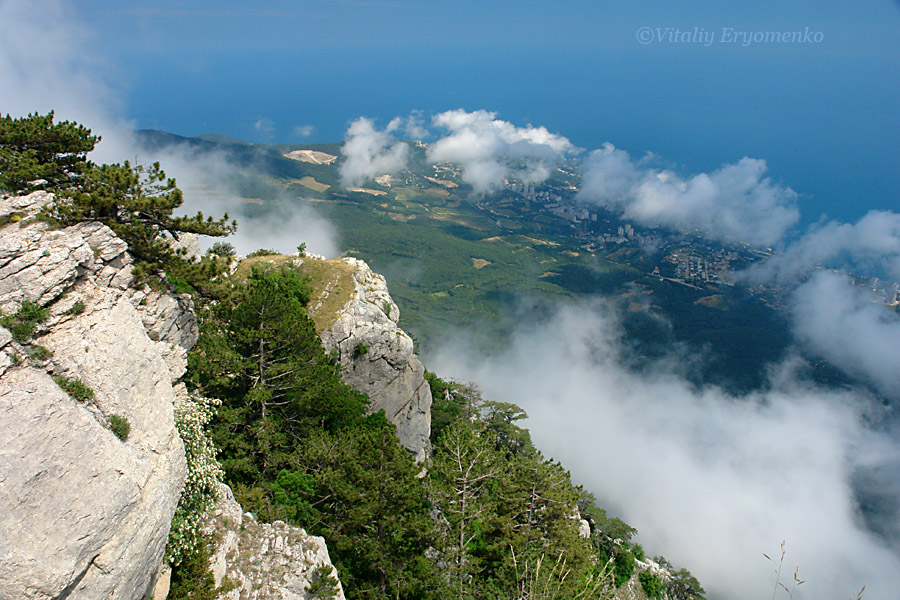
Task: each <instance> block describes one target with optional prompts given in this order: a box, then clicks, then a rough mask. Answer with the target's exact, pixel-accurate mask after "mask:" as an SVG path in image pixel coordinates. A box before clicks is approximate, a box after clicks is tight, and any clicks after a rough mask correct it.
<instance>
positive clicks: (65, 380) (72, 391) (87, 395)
mask: <svg viewBox="0 0 900 600" xmlns="http://www.w3.org/2000/svg"><path fill="white" fill-rule="evenodd" d="M53 381H55V382H56V385H58V386H59V387H61V388H62V390H63V391H64V392H65V393H67V394H68V395H70V396H71V397H73V398H75V399H76V400H79V401H81V402H87V401H88V400H93V399H94V390H92V389H91V388H89V387H88V386H86V385H85V384H84V382H83V381H81V380H80V379H77V378H75V377H63V376H62V375H56V376H54V377H53Z"/></svg>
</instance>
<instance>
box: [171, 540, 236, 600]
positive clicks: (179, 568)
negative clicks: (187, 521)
mask: <svg viewBox="0 0 900 600" xmlns="http://www.w3.org/2000/svg"><path fill="white" fill-rule="evenodd" d="M213 543H214V540H213V539H212V538H210V537H209V536H203V537H201V538H200V539H199V542H198V544H197V547H196V550H195V551H194V552H192V553H190V554H188V555H186V556H185V559H184V560H183V561H181V562H180V563H178V564H177V565H173V566H172V580H171V584H170V587H169V595H168V596H166V598H167V600H217V599H218V598H220V597H221V596H222V595H223V594H225V593H226V592H228V591H230V590H232V589H234V584H232V583H230V582H228V581H227V580H226V581H224V582H223V583H222V585H221V586H219V587H218V588H217V587H216V581H215V578H214V576H213V572H212V567H211V566H210V558H211V548H212V546H213Z"/></svg>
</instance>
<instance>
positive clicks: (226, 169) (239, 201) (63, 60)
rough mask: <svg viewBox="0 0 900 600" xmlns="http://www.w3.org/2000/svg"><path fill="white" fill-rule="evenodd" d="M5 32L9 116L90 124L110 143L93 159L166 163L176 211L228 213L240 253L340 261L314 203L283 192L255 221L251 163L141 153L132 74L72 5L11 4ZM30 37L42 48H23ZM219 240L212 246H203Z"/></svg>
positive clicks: (1, 24)
mask: <svg viewBox="0 0 900 600" xmlns="http://www.w3.org/2000/svg"><path fill="white" fill-rule="evenodd" d="M0 31H2V32H3V35H0V89H2V90H3V96H2V105H0V111H2V112H3V113H4V114H6V113H9V114H11V115H12V116H14V117H16V116H18V117H23V116H25V115H27V114H29V113H33V112H39V113H41V114H45V113H47V112H49V111H51V110H53V111H55V118H56V121H57V122H59V121H63V120H70V121H75V122H78V123H81V124H82V125H85V126H86V127H89V128H90V129H91V130H92V133H93V134H94V135H100V136H101V138H102V139H101V141H100V143H99V144H97V147H96V148H95V149H94V151H93V152H91V153H90V156H89V158H90V159H91V160H93V161H94V162H99V163H104V162H109V163H112V162H122V161H125V160H129V161H131V162H135V161H137V162H140V163H144V164H147V163H151V162H154V161H159V162H160V164H161V166H162V168H163V169H164V170H165V172H166V174H167V175H168V176H169V177H174V178H175V179H176V181H177V182H178V185H179V187H181V189H182V190H183V191H184V199H185V202H184V204H183V205H182V206H181V207H180V209H178V214H193V213H196V212H197V211H198V210H201V211H203V213H204V214H207V215H210V216H214V217H219V216H221V215H222V214H223V213H225V212H228V213H229V216H231V217H232V218H236V219H237V220H238V232H237V234H236V235H234V236H232V237H230V238H228V241H229V242H230V243H232V244H233V245H234V246H235V248H236V249H237V250H238V252H241V253H247V252H251V251H253V250H256V249H259V248H268V249H273V250H278V251H280V252H286V253H290V252H295V251H296V248H297V245H298V244H300V243H301V242H306V244H307V249H308V250H309V251H311V252H315V253H317V254H323V255H325V256H329V257H332V256H335V255H337V253H338V247H339V246H338V242H337V237H336V233H335V231H336V230H335V228H334V226H333V225H332V224H331V223H330V222H328V220H327V219H326V218H325V217H324V216H322V215H321V214H320V213H319V212H318V211H317V210H316V209H315V208H314V207H313V206H312V205H311V204H309V203H307V202H303V201H302V200H297V199H296V198H291V197H288V196H287V195H286V194H278V195H277V197H276V198H275V199H274V200H275V202H274V203H272V204H271V209H270V210H267V211H261V212H260V214H259V215H258V216H255V217H254V218H252V219H250V218H248V213H249V212H250V210H251V209H253V208H254V205H253V204H252V202H253V201H255V200H254V199H251V202H248V201H247V200H246V199H244V198H242V197H241V194H240V191H239V189H238V186H237V179H236V177H235V175H236V174H238V173H240V172H241V171H242V170H243V169H244V165H238V164H235V162H234V161H233V160H232V159H231V158H230V157H229V156H228V155H227V154H226V153H224V152H212V153H199V152H197V151H195V150H192V149H191V148H189V147H188V146H186V145H176V146H171V147H167V148H163V149H149V148H146V147H145V146H143V145H142V144H141V143H140V141H139V140H138V139H137V138H136V137H135V135H134V129H135V126H134V123H133V122H132V121H130V120H129V119H127V118H126V117H125V116H124V102H123V100H122V98H123V96H124V90H123V89H121V88H120V87H117V85H116V84H115V83H114V82H116V81H119V80H121V79H123V78H124V77H123V75H124V74H123V73H121V72H120V71H119V67H118V66H117V65H116V64H114V63H112V62H111V61H109V60H107V59H106V58H105V57H103V56H102V55H101V54H100V53H98V52H96V51H95V50H94V48H93V46H92V37H91V35H92V34H91V27H90V26H89V24H87V23H84V22H81V21H80V20H79V18H78V17H77V15H76V14H75V13H74V12H72V11H71V10H70V9H69V7H68V6H67V5H66V4H64V3H62V2H59V1H56V0H42V1H34V0H6V1H5V2H3V3H2V4H0ZM23 39H30V40H40V43H35V44H22V43H20V42H21V40H23ZM267 200H271V199H267ZM258 212H259V211H258ZM213 241H214V240H213V239H205V240H203V244H202V245H204V246H208V245H210V244H211V243H212V242H213Z"/></svg>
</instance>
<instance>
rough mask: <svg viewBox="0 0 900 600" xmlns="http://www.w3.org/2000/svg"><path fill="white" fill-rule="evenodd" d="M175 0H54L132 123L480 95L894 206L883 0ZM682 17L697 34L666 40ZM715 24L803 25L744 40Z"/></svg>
mask: <svg viewBox="0 0 900 600" xmlns="http://www.w3.org/2000/svg"><path fill="white" fill-rule="evenodd" d="M184 4H185V3H182V2H172V1H165V2H148V1H120V2H116V3H110V2H107V1H99V0H84V1H81V2H78V3H73V4H72V5H70V6H69V7H68V9H69V11H70V13H71V16H72V18H73V20H75V21H76V22H81V23H82V25H83V29H84V31H85V32H86V34H87V35H88V42H87V43H88V46H89V47H90V48H91V49H92V51H94V52H95V53H96V56H97V57H98V58H99V59H101V60H103V61H105V64H106V65H107V68H108V69H109V73H112V76H111V77H109V78H108V79H109V82H110V85H111V87H112V88H113V89H114V90H115V91H116V92H118V94H119V95H120V97H121V99H122V110H123V112H124V113H125V116H126V117H127V118H129V119H132V120H133V121H134V122H135V123H136V125H137V126H138V127H140V128H155V129H162V130H166V131H171V132H175V133H179V134H182V135H198V134H202V133H210V132H212V133H222V134H226V135H230V136H234V137H238V138H241V139H246V140H250V141H256V142H270V143H302V142H325V141H336V140H339V139H341V138H342V137H343V135H344V132H345V131H346V128H347V125H348V123H349V122H350V121H352V120H353V119H356V118H357V117H360V116H368V117H373V118H375V119H376V120H378V121H379V122H381V123H382V124H383V123H385V122H387V121H388V120H390V119H391V118H392V117H394V116H397V115H405V114H408V113H409V112H410V111H413V110H421V111H424V113H425V114H426V115H427V114H430V113H435V112H439V111H444V110H448V109H453V108H465V109H467V110H476V109H486V110H490V111H495V112H496V113H498V116H499V117H500V118H503V119H506V120H508V121H511V122H513V123H516V124H518V125H525V124H529V123H531V124H534V125H544V126H546V127H547V128H548V129H550V130H551V131H553V132H556V133H559V134H561V135H565V136H567V137H568V138H569V139H571V140H572V141H573V142H574V143H575V144H576V145H578V146H580V147H583V148H585V149H593V148H597V147H599V146H600V145H601V144H602V143H603V142H605V141H610V142H612V143H614V144H615V145H616V146H617V147H620V148H623V149H625V150H627V151H629V152H630V153H631V154H632V155H633V156H641V155H643V154H644V153H645V152H648V151H650V152H654V153H655V154H657V155H658V157H659V158H660V160H661V161H663V162H664V163H666V164H668V165H670V166H672V167H673V168H675V169H676V170H679V171H681V172H683V173H686V174H691V173H696V172H699V171H709V170H713V169H715V168H717V167H719V166H720V165H722V164H724V163H730V162H734V161H736V160H739V159H740V158H741V157H744V156H750V157H754V158H762V159H765V160H766V161H767V162H768V165H769V174H770V176H771V177H773V178H774V179H776V180H777V181H779V182H781V183H784V184H785V185H788V186H790V187H792V188H793V189H794V190H796V191H797V192H798V193H799V194H800V203H801V208H802V212H803V216H804V221H806V222H810V221H814V220H816V219H818V218H819V217H820V216H821V215H823V214H825V215H827V216H829V217H831V218H839V219H856V218H858V217H859V216H861V215H862V214H863V213H865V212H866V210H868V209H872V208H882V209H897V208H898V207H900V193H898V189H900V164H898V163H900V159H898V156H900V155H898V153H897V152H896V149H895V146H894V141H895V140H897V139H900V117H898V114H897V108H898V107H900V35H898V32H900V3H898V2H896V1H893V2H892V1H887V0H882V1H868V2H862V3H853V4H850V3H846V2H836V1H832V2H810V1H793V2H790V3H784V2H761V1H755V2H745V3H741V4H740V5H732V3H715V2H708V1H706V2H704V1H691V2H679V3H672V2H662V1H651V0H639V1H636V2H627V1H623V0H612V1H605V2H604V1H598V0H589V1H582V0H576V1H568V2H560V3H554V4H551V3H547V2H533V1H530V0H526V1H516V2H513V1H506V0H503V1H493V2H485V1H481V2H475V1H470V0H463V1H458V2H453V3H450V2H429V1H412V0H386V1H381V0H373V1H368V0H360V1H352V0H346V1H327V0H292V1H280V2H264V3H258V5H256V6H249V5H248V4H247V3H245V2H240V3H239V2H232V1H217V2H205V1H203V2H192V3H190V7H189V8H185V7H184ZM641 28H649V29H650V31H651V32H652V33H653V39H652V41H651V43H648V44H642V43H640V42H639V41H638V39H637V36H638V34H639V32H640V30H641ZM694 28H698V31H703V32H706V33H707V34H708V35H712V36H713V42H712V43H709V44H704V43H703V41H688V42H683V41H680V42H676V41H673V38H672V36H673V35H674V34H675V33H676V32H692V31H694ZM731 30H733V31H737V32H740V31H744V32H747V33H748V34H751V35H752V34H753V33H756V32H769V31H806V30H809V31H810V32H812V33H813V34H816V33H819V34H821V35H820V36H819V38H818V39H819V41H816V40H815V39H811V40H810V41H807V42H804V43H751V44H749V45H743V44H742V43H740V42H738V43H734V42H731V43H726V42H725V41H723V36H726V35H728V34H727V33H726V32H728V31H731ZM682 35H683V33H682ZM814 37H815V36H814ZM694 39H695V40H696V39H698V38H697V37H696V36H694ZM304 126H312V127H311V131H312V133H311V135H308V136H305V137H304V136H301V135H298V134H297V130H298V127H304ZM309 130H310V128H309V127H307V131H309Z"/></svg>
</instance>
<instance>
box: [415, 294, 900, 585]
mask: <svg viewBox="0 0 900 600" xmlns="http://www.w3.org/2000/svg"><path fill="white" fill-rule="evenodd" d="M623 335H624V334H623V330H622V328H621V326H620V323H619V316H618V313H617V309H616V308H615V307H614V305H612V304H610V303H608V302H605V301H602V300H597V301H594V302H588V303H582V304H576V305H565V306H560V307H558V308H557V310H556V311H555V314H554V315H553V316H552V317H551V318H550V319H548V320H547V321H546V322H544V323H541V324H529V325H526V324H523V325H522V326H520V327H519V329H518V331H517V332H516V333H515V334H514V335H513V336H512V337H511V338H510V343H509V347H508V348H507V349H506V350H505V351H504V352H502V353H500V354H498V355H494V356H492V357H489V358H487V359H485V360H484V361H483V362H480V361H478V360H477V359H476V358H475V357H473V356H472V353H471V352H467V351H465V350H464V349H465V348H466V347H467V340H466V339H465V338H458V339H457V340H456V341H455V342H449V343H448V344H446V345H445V346H444V347H443V348H441V349H439V350H438V351H436V352H434V353H432V355H430V356H426V357H425V362H426V364H428V365H429V368H430V369H433V370H434V371H435V372H437V373H439V374H440V375H442V376H444V377H455V378H459V379H464V380H472V381H474V382H476V383H477V384H478V385H479V386H480V387H481V388H482V390H483V392H484V396H485V397H486V398H488V399H490V400H497V401H502V402H514V403H516V404H519V405H521V406H522V407H523V408H525V410H526V411H527V412H528V413H529V415H530V418H529V419H528V420H527V421H526V423H525V426H526V427H528V428H529V429H530V430H531V432H532V437H533V438H534V441H535V444H536V445H537V446H538V447H539V448H540V449H541V450H542V451H543V452H544V454H545V455H546V456H547V457H553V458H555V459H558V460H561V461H562V463H563V464H564V465H566V466H567V467H568V468H570V469H571V471H572V474H573V479H574V480H575V482H576V483H582V484H584V485H585V487H586V488H587V489H589V490H590V491H592V492H594V493H595V494H596V496H597V498H598V501H599V503H600V505H601V506H603V507H605V508H607V509H609V510H610V512H611V514H614V515H616V516H620V517H621V518H623V519H624V520H625V521H626V522H628V523H629V524H630V525H632V526H634V527H636V528H637V530H638V538H637V539H638V540H639V541H640V542H641V543H642V544H643V545H644V547H645V548H646V549H647V552H648V555H649V556H652V555H655V554H662V555H665V556H667V557H668V558H669V559H670V560H672V561H673V562H675V563H676V564H677V565H681V566H685V567H687V568H688V569H690V570H691V572H692V573H693V574H694V575H695V576H697V577H698V578H699V579H700V581H701V583H702V584H703V585H704V587H705V588H706V590H707V592H708V595H709V597H710V598H729V599H732V598H733V599H737V600H744V599H747V600H749V599H751V598H754V599H755V598H762V597H768V596H767V595H766V594H767V593H771V590H772V589H773V586H774V573H773V565H772V564H771V563H770V562H769V561H767V560H766V559H765V558H764V557H763V553H767V554H769V555H770V556H777V555H778V552H779V545H780V543H781V541H782V540H785V541H786V546H785V548H786V551H787V556H786V559H785V569H784V571H785V573H787V574H788V575H787V576H786V579H787V580H789V579H790V573H792V572H793V570H794V568H795V566H799V569H800V572H799V573H800V577H801V578H802V579H804V580H806V583H805V584H803V585H802V586H800V587H799V588H798V590H797V592H795V595H794V597H795V598H808V599H818V598H843V597H846V598H849V597H851V596H853V597H855V594H856V593H857V592H858V591H859V589H860V588H861V587H862V586H863V585H866V586H867V591H866V597H872V598H891V597H896V594H897V592H896V590H897V589H900V556H898V553H897V548H898V546H897V543H896V542H897V540H896V539H892V538H890V535H889V534H885V533H884V532H882V533H881V535H879V534H876V533H875V532H873V531H871V530H869V529H868V528H867V527H866V526H865V525H864V524H863V523H864V519H863V517H862V515H861V512H860V508H859V502H858V498H857V493H856V491H855V489H854V485H853V483H854V481H855V480H856V481H859V480H860V478H863V479H865V481H866V484H867V486H868V491H867V493H868V494H871V495H872V497H877V495H878V493H879V490H881V491H885V490H886V491H887V492H888V493H892V492H891V490H893V489H894V488H895V487H896V485H895V484H893V483H892V482H894V481H895V480H896V477H897V474H898V472H900V468H898V460H897V456H898V448H897V443H896V442H895V441H893V440H891V439H890V437H889V436H888V435H887V434H886V433H883V432H879V431H876V430H874V429H872V428H871V427H869V426H868V425H867V424H866V423H869V422H872V421H875V420H878V419H879V418H880V412H879V411H880V408H879V406H878V404H877V403H876V402H875V401H874V399H873V398H872V397H871V396H869V395H867V394H866V393H865V392H863V391H860V390H850V389H840V390H836V389H824V388H821V387H817V386H815V385H813V384H812V383H810V382H808V381H806V380H804V378H803V376H802V373H803V364H802V361H800V359H798V358H796V357H795V358H791V359H790V360H787V361H786V362H785V363H784V364H781V365H779V366H778V367H777V368H774V369H773V370H772V372H771V374H770V381H769V384H768V386H767V387H766V389H764V390H760V391H756V392H753V393H750V394H747V395H744V396H734V395H730V394H728V393H726V392H725V391H723V390H722V389H720V388H717V387H715V386H705V387H696V386H694V385H692V384H691V383H689V382H688V381H687V380H686V379H685V378H683V377H682V376H681V375H680V374H678V369H677V368H676V367H675V366H674V362H673V363H669V362H667V361H665V360H663V361H660V362H658V363H657V364H655V365H652V367H650V368H645V369H642V370H641V371H637V370H635V369H634V368H632V367H631V365H629V364H628V360H627V358H625V357H626V356H627V355H628V353H627V351H626V349H625V347H626V341H625V339H624V337H623ZM879 518H880V519H882V520H883V521H884V523H886V524H890V527H885V528H884V529H885V530H890V529H891V527H893V531H896V524H897V523H898V522H900V521H898V519H900V517H898V514H897V512H896V510H894V512H892V513H889V514H885V513H884V512H882V513H881V514H880V516H879ZM892 545H893V547H892Z"/></svg>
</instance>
